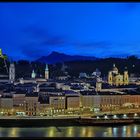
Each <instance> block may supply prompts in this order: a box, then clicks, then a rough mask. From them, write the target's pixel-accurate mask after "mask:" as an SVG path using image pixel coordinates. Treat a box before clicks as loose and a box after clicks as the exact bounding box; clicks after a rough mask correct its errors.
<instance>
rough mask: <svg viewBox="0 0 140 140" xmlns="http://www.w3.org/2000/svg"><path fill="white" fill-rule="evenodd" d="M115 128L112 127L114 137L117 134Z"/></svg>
mask: <svg viewBox="0 0 140 140" xmlns="http://www.w3.org/2000/svg"><path fill="white" fill-rule="evenodd" d="M117 130H118V129H117V128H116V127H114V128H113V136H115V137H116V136H117Z"/></svg>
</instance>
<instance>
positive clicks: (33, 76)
mask: <svg viewBox="0 0 140 140" xmlns="http://www.w3.org/2000/svg"><path fill="white" fill-rule="evenodd" d="M31 77H32V78H35V77H36V73H35V71H34V70H33V71H32V75H31Z"/></svg>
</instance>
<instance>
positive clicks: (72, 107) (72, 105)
mask: <svg viewBox="0 0 140 140" xmlns="http://www.w3.org/2000/svg"><path fill="white" fill-rule="evenodd" d="M79 108H80V98H79V96H67V97H66V109H67V111H77V110H79Z"/></svg>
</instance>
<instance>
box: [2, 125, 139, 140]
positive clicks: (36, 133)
mask: <svg viewBox="0 0 140 140" xmlns="http://www.w3.org/2000/svg"><path fill="white" fill-rule="evenodd" d="M139 130H140V125H126V126H118V127H111V126H110V127H107V126H106V127H101V126H81V127H80V126H79V127H78V126H69V127H41V128H34V127H33V128H14V127H13V128H2V127H1V128H0V137H140V131H139Z"/></svg>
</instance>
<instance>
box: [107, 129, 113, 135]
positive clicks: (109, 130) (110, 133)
mask: <svg viewBox="0 0 140 140" xmlns="http://www.w3.org/2000/svg"><path fill="white" fill-rule="evenodd" d="M107 132H108V133H107V137H112V128H111V127H109V128H108V129H107Z"/></svg>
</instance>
